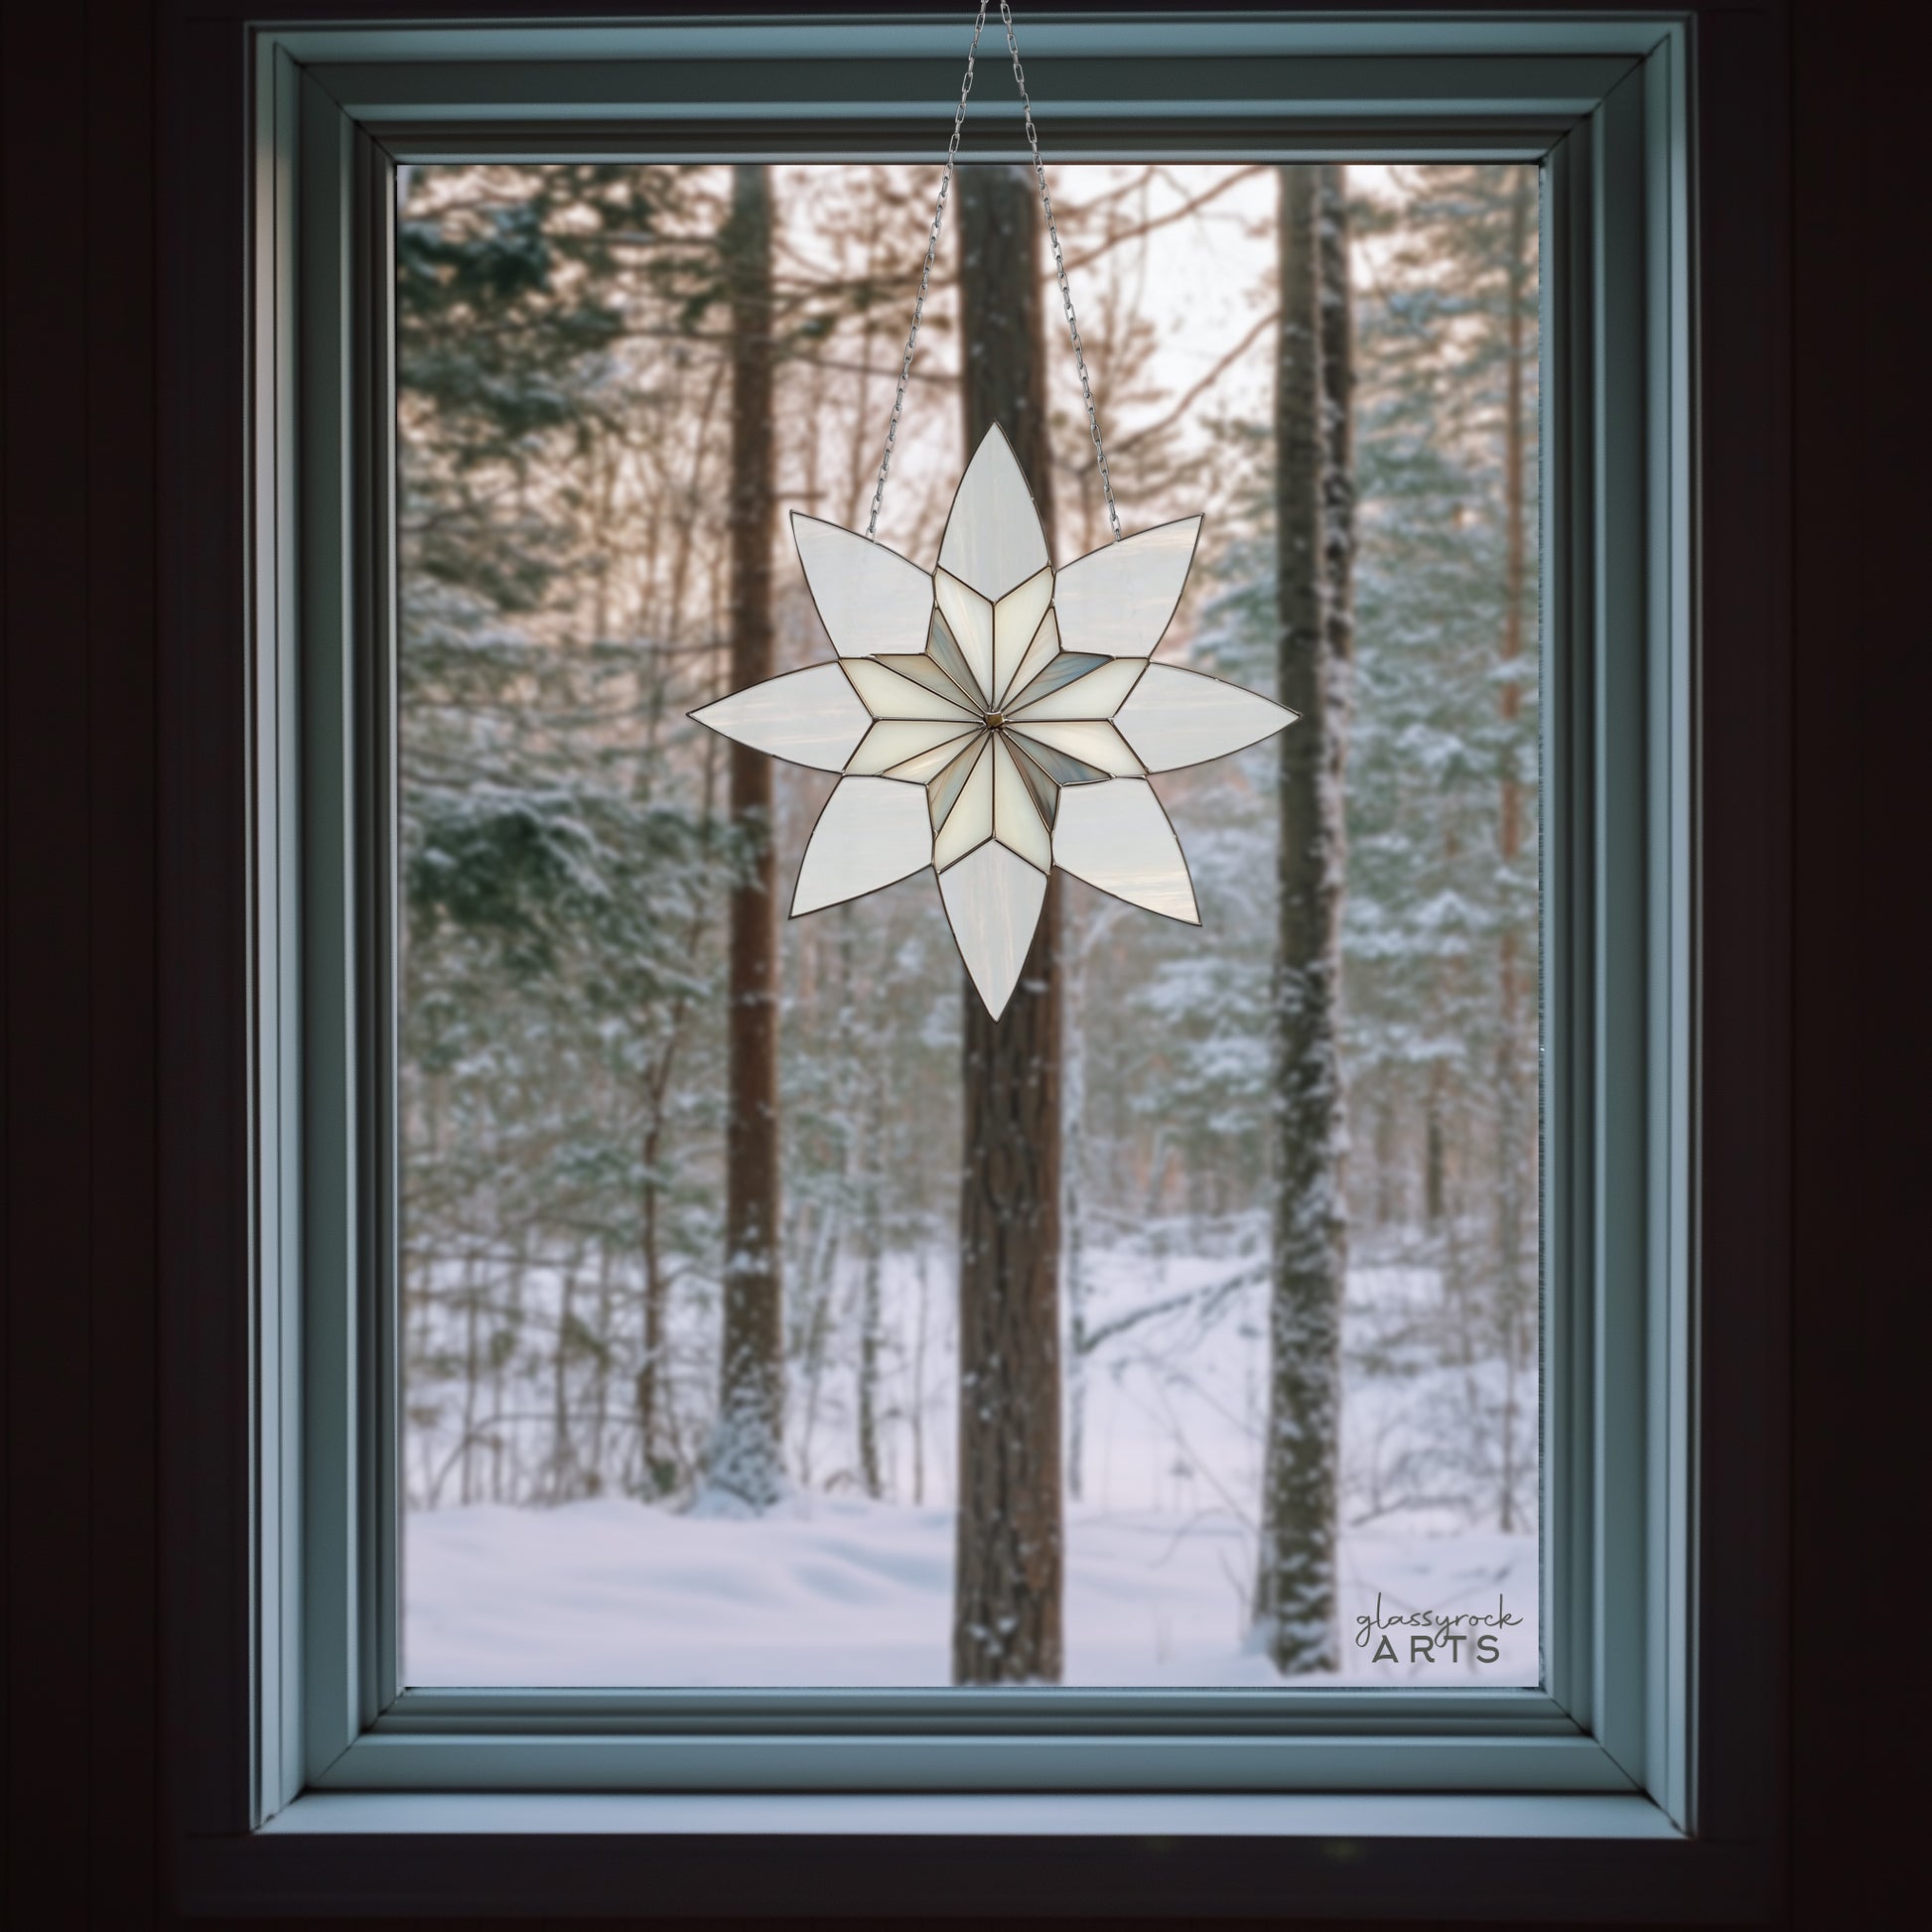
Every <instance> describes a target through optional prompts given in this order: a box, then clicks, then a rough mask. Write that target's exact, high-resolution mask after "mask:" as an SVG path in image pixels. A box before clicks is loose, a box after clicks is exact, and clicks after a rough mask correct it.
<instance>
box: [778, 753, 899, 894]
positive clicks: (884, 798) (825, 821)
mask: <svg viewBox="0 0 1932 1932" xmlns="http://www.w3.org/2000/svg"><path fill="white" fill-rule="evenodd" d="M931 863H932V828H931V826H930V825H928V824H927V823H926V816H925V793H924V792H923V791H922V790H920V788H919V787H918V786H917V785H901V784H895V783H894V782H893V780H892V779H891V778H841V779H840V780H839V782H838V784H837V786H836V787H835V788H834V790H833V792H832V795H831V797H829V798H828V799H827V800H826V801H825V809H824V810H823V811H822V812H820V813H819V815H818V823H817V824H816V825H814V826H813V827H812V836H811V842H810V844H808V845H807V846H806V847H805V857H804V860H803V862H802V863H801V864H800V866H799V868H798V889H797V891H796V892H794V893H793V894H792V896H791V916H792V917H793V918H794V919H795V918H797V917H798V916H799V915H800V914H801V913H804V912H816V911H817V910H818V909H819V907H820V906H823V905H837V904H838V903H840V901H841V900H844V899H848V898H859V897H862V896H863V895H865V894H867V893H876V892H877V891H878V890H879V889H880V888H881V887H882V886H890V885H892V884H893V883H894V882H895V881H896V880H900V879H904V878H906V877H907V876H908V875H909V874H911V873H915V872H917V871H918V870H919V869H920V867H922V866H928V865H930V864H931Z"/></svg>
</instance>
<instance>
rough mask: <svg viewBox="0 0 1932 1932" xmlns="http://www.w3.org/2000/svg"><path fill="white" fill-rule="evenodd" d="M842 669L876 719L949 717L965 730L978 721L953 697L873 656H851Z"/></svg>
mask: <svg viewBox="0 0 1932 1932" xmlns="http://www.w3.org/2000/svg"><path fill="white" fill-rule="evenodd" d="M839 668H840V669H841V670H842V671H844V673H845V674H846V676H847V677H849V678H850V679H851V680H852V688H853V689H854V690H855V691H857V692H858V694H859V695H860V697H862V698H863V699H864V700H865V701H866V709H867V710H868V711H870V712H871V713H872V715H873V716H874V717H875V718H950V719H952V720H953V721H954V722H955V723H956V724H957V725H958V726H959V727H960V728H961V729H962V730H963V729H964V728H965V726H966V725H967V724H969V723H971V724H977V723H978V722H979V720H978V718H977V717H976V716H975V714H974V713H973V712H972V711H970V710H968V708H967V707H966V706H965V705H964V704H961V703H958V702H956V701H955V700H953V699H951V698H942V697H941V696H940V695H939V694H938V692H936V691H934V690H931V689H929V688H928V687H927V686H925V685H923V684H914V683H913V682H912V680H911V679H910V678H909V677H900V676H899V674H898V673H897V671H889V670H888V669H887V668H886V666H885V665H884V664H881V663H879V662H877V661H876V660H875V659H873V658H870V657H848V658H847V659H846V660H845V662H844V663H843V664H841V665H840V666H839Z"/></svg>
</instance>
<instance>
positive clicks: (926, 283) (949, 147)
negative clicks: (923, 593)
mask: <svg viewBox="0 0 1932 1932" xmlns="http://www.w3.org/2000/svg"><path fill="white" fill-rule="evenodd" d="M991 4H992V0H980V7H979V14H978V17H977V18H976V19H975V20H974V22H973V42H972V45H971V46H970V47H969V48H968V49H967V50H966V77H965V79H964V80H962V81H961V83H960V88H959V105H958V106H957V107H956V108H955V109H954V110H953V117H952V139H951V140H950V141H948V142H947V143H946V167H945V172H944V173H943V174H942V175H941V176H940V177H939V199H938V201H937V202H936V203H935V204H934V205H933V209H932V228H931V231H930V232H929V233H928V234H927V236H926V242H925V264H924V266H923V267H922V268H921V269H920V270H919V292H918V294H917V295H916V296H915V297H914V298H913V302H912V327H911V328H910V330H908V331H907V332H906V337H905V354H904V357H903V359H902V360H901V361H900V363H899V368H898V393H897V395H895V396H894V398H893V419H892V421H891V422H890V423H889V424H887V426H886V448H885V451H884V453H883V454H882V455H881V457H880V459H879V481H878V483H876V484H875V485H874V488H873V492H872V515H871V517H870V518H869V519H868V521H867V523H866V538H867V541H868V542H877V541H878V536H879V511H880V506H881V505H882V504H883V503H884V502H885V500H886V476H887V473H888V471H890V470H891V469H892V467H893V450H894V448H895V446H896V445H897V441H898V419H899V416H900V414H901V413H902V412H903V410H904V408H905V385H906V384H907V383H908V382H909V381H910V380H911V379H912V348H913V345H914V344H915V343H917V342H918V340H919V322H920V319H921V318H922V317H923V316H924V314H925V299H926V295H927V293H928V292H929V291H930V289H931V286H932V259H933V257H934V255H936V254H937V253H938V251H939V229H940V227H941V225H942V224H943V222H944V221H945V218H946V197H947V196H948V195H949V194H951V192H952V178H953V170H954V168H955V167H956V166H957V164H958V160H959V137H960V134H961V132H962V130H963V129H964V127H965V125H966V97H967V95H969V94H970V93H971V92H972V91H973V68H974V63H975V61H976V60H977V58H978V55H979V45H980V36H981V35H982V34H983V33H985V31H986V15H987V9H988V8H989V7H990V5H991ZM1000 24H1001V25H1002V26H1003V27H1004V28H1005V29H1006V36H1007V51H1008V52H1009V53H1010V54H1011V55H1012V56H1013V84H1014V85H1015V86H1016V87H1017V88H1019V90H1020V111H1021V115H1022V118H1023V119H1024V120H1025V122H1026V127H1027V145H1028V147H1029V148H1030V149H1031V150H1032V152H1033V163H1034V179H1035V181H1036V182H1037V183H1038V184H1039V205H1040V207H1041V208H1042V209H1043V210H1044V211H1045V215H1046V237H1047V239H1048V240H1049V241H1050V242H1051V243H1052V244H1053V272H1054V274H1055V275H1056V276H1057V277H1058V278H1059V284H1060V308H1061V310H1062V312H1063V313H1064V314H1065V316H1066V336H1067V341H1068V342H1070V343H1071V344H1072V345H1073V364H1074V367H1075V368H1077V369H1078V370H1079V372H1080V394H1081V395H1082V396H1083V397H1084V398H1085V399H1086V405H1087V428H1088V430H1089V431H1090V432H1091V434H1092V436H1093V454H1094V460H1095V461H1096V462H1097V463H1098V464H1099V466H1100V490H1101V494H1102V495H1103V496H1105V498H1106V499H1107V521H1108V523H1109V524H1110V525H1111V526H1112V528H1113V532H1114V541H1115V542H1116V543H1118V542H1119V541H1120V512H1119V511H1118V510H1117V509H1116V508H1115V507H1114V483H1113V479H1112V478H1111V477H1110V476H1109V475H1108V474H1107V446H1106V445H1105V444H1104V443H1103V442H1102V441H1101V440H1100V416H1099V413H1098V412H1097V411H1096V410H1095V408H1094V406H1093V383H1092V381H1091V379H1090V378H1089V377H1088V374H1087V351H1086V345H1084V344H1083V343H1082V342H1081V340H1080V324H1079V322H1078V320H1077V319H1076V318H1075V316H1074V313H1073V294H1072V291H1071V290H1070V289H1069V288H1068V287H1067V281H1066V256H1065V255H1064V254H1063V253H1062V252H1061V249H1060V231H1059V226H1058V224H1057V223H1056V222H1055V221H1054V219H1053V198H1052V196H1051V195H1049V194H1048V193H1047V190H1046V164H1045V163H1044V162H1043V161H1042V160H1041V159H1040V158H1039V130H1038V129H1037V128H1036V127H1035V126H1034V103H1033V100H1032V97H1031V96H1030V95H1029V94H1028V92H1027V72H1026V69H1024V68H1023V67H1022V66H1021V65H1020V43H1019V41H1018V40H1017V39H1016V38H1015V36H1014V31H1013V8H1012V5H1011V4H1010V0H1000Z"/></svg>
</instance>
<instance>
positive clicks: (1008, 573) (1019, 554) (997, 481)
mask: <svg viewBox="0 0 1932 1932" xmlns="http://www.w3.org/2000/svg"><path fill="white" fill-rule="evenodd" d="M1051 561H1052V560H1051V558H1049V557H1048V556H1047V554H1046V538H1045V536H1044V534H1043V533H1042V532H1041V530H1040V527H1039V512H1038V511H1037V510H1036V509H1035V508H1034V493H1033V491H1032V490H1031V489H1029V488H1028V487H1027V479H1026V475H1025V473H1024V472H1023V471H1022V470H1021V468H1020V459H1019V458H1018V457H1016V456H1015V455H1014V453H1013V446H1012V444H1010V443H1009V442H1008V441H1007V439H1006V436H1005V434H1004V432H1003V431H1002V430H1001V429H1000V426H999V425H998V424H997V423H996V424H994V426H993V427H992V428H991V429H990V430H988V431H987V432H986V435H985V437H984V438H983V439H982V441H981V443H980V446H979V448H978V449H977V450H975V451H974V452H973V460H972V462H971V463H969V464H968V465H967V466H966V474H965V476H963V477H962V478H960V480H959V492H958V494H957V495H955V496H954V497H953V499H952V512H951V514H950V515H949V516H948V517H947V518H946V534H945V536H944V538H943V539H942V540H941V542H940V545H939V568H940V569H941V570H945V571H950V572H951V573H952V574H953V576H955V577H957V578H958V579H959V580H960V581H961V582H962V583H964V584H969V585H971V587H972V588H973V589H974V590H976V591H978V592H979V594H980V595H981V596H982V597H984V598H988V599H992V600H997V599H999V598H1002V597H1004V596H1005V595H1006V594H1007V592H1008V591H1010V590H1012V589H1013V587H1014V586H1015V585H1016V584H1024V583H1025V582H1026V581H1027V579H1028V578H1029V577H1031V576H1033V574H1034V573H1035V571H1039V570H1044V569H1045V568H1046V566H1047V565H1048V564H1049V563H1050V562H1051ZM1176 595H1178V592H1177V591H1176ZM1169 608H1170V609H1171V610H1172V609H1173V606H1172V605H1170V606H1169ZM960 641H961V642H962V643H963V642H965V639H964V638H961V639H960Z"/></svg>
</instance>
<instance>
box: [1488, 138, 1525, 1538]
mask: <svg viewBox="0 0 1932 1932" xmlns="http://www.w3.org/2000/svg"><path fill="white" fill-rule="evenodd" d="M1512 172H1513V173H1514V175H1515V186H1514V189H1513V192H1512V193H1511V196H1510V202H1509V264H1508V280H1507V285H1506V286H1507V290H1508V295H1507V300H1508V303H1509V314H1508V317H1507V319H1506V327H1507V337H1508V345H1509V348H1508V364H1507V368H1506V371H1505V381H1506V385H1507V391H1506V396H1505V401H1504V422H1503V463H1504V477H1503V519H1504V530H1503V634H1502V642H1501V649H1500V653H1499V654H1500V656H1501V658H1502V669H1503V675H1502V682H1501V696H1500V699H1499V706H1500V709H1501V713H1502V722H1503V773H1502V799H1501V810H1500V812H1499V814H1498V829H1497V847H1498V852H1497V856H1498V858H1499V859H1500V860H1501V867H1500V870H1501V873H1502V880H1503V892H1504V895H1505V897H1504V903H1503V908H1502V934H1501V940H1500V947H1499V951H1500V957H1499V959H1498V961H1497V1002H1498V1006H1499V1009H1500V1011H1499V1013H1498V1016H1497V1029H1496V1166H1497V1187H1496V1248H1497V1255H1496V1272H1497V1285H1498V1288H1499V1291H1500V1300H1501V1304H1502V1307H1501V1311H1500V1312H1501V1324H1500V1325H1501V1330H1502V1333H1501V1341H1502V1351H1503V1391H1504V1393H1503V1431H1502V1436H1503V1442H1502V1472H1501V1484H1500V1487H1501V1496H1500V1498H1499V1508H1498V1511H1497V1516H1498V1521H1499V1527H1500V1528H1502V1529H1504V1530H1506V1531H1507V1530H1513V1529H1515V1528H1516V1527H1517V1522H1516V1474H1517V1455H1516V1430H1517V1420H1518V1419H1517V1407H1518V1395H1517V1387H1518V1382H1519V1368H1520V1361H1519V1357H1520V1354H1521V1351H1522V1347H1523V1342H1524V1330H1525V1328H1526V1327H1527V1325H1528V1320H1527V1317H1528V1308H1527V1301H1528V1297H1527V1296H1526V1295H1525V1293H1524V1284H1523V1220H1524V1213H1523V1203H1524V1199H1525V1196H1526V1194H1527V1192H1528V1187H1529V1180H1530V1174H1529V1173H1528V1170H1529V1167H1530V1149H1529V1145H1528V1135H1527V1133H1526V1118H1527V1115H1528V1113H1529V1108H1528V1106H1527V1104H1526V1101H1525V1096H1524V1092H1523V1089H1524V1084H1525V1082H1524V1079H1523V1068H1522V1056H1521V1050H1520V1048H1521V1041H1520V1040H1519V1038H1518V1035H1519V1033H1520V1031H1521V1028H1522V1025H1523V1011H1524V1004H1525V1002H1524V997H1523V992H1524V989H1523V981H1524V979H1525V977H1526V976H1525V973H1524V970H1523V960H1522V943H1521V936H1520V934H1519V933H1518V931H1517V926H1516V915H1515V905H1514V894H1513V893H1512V891H1511V884H1512V880H1513V876H1514V874H1515V871H1516V867H1517V864H1518V862H1519V861H1520V859H1521V858H1522V853H1523V780H1522V774H1521V772H1520V771H1519V770H1518V768H1517V760H1516V743H1515V740H1516V726H1517V723H1518V720H1519V719H1520V718H1521V717H1522V711H1523V687H1522V684H1521V682H1520V681H1519V679H1518V678H1517V676H1516V675H1515V667H1516V665H1517V664H1518V662H1519V660H1520V659H1521V658H1522V655H1523V628H1524V625H1523V616H1524V612H1523V604H1524V593H1525V591H1526V589H1527V581H1526V580H1527V569H1526V565H1527V551H1528V528H1527V504H1526V501H1525V495H1526V491H1525V488H1524V483H1525V478H1524V466H1525V463H1526V460H1527V455H1528V440H1529V439H1528V436H1527V433H1526V426H1525V424H1524V420H1523V386H1524V385H1523V364H1524V349H1525V341H1524V338H1525V334H1526V331H1525V329H1524V326H1523V324H1524V318H1523V302H1524V295H1525V292H1526V290H1527V286H1528V281H1529V273H1530V263H1529V228H1530V221H1529V217H1530V196H1531V192H1532V190H1531V178H1530V172H1529V170H1528V169H1527V168H1518V169H1515V170H1513V171H1512Z"/></svg>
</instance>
